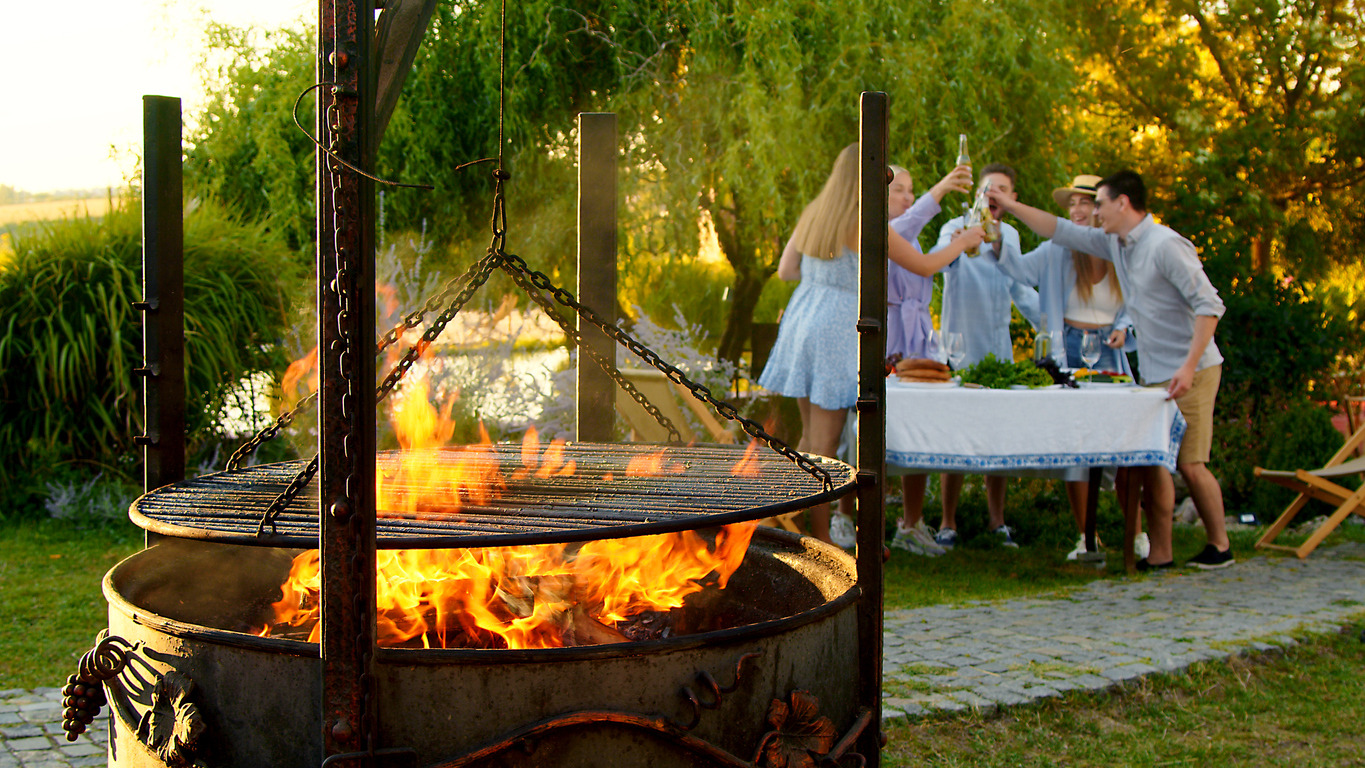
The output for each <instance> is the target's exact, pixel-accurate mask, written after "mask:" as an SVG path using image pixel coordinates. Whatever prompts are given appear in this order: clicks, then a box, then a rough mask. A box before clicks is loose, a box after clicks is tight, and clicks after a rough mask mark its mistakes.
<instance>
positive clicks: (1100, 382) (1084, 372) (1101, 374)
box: [1073, 368, 1133, 387]
mask: <svg viewBox="0 0 1365 768" xmlns="http://www.w3.org/2000/svg"><path fill="white" fill-rule="evenodd" d="M1073 376H1074V377H1075V379H1076V383H1077V384H1079V385H1081V386H1082V387H1088V386H1118V387H1130V386H1132V385H1133V377H1132V376H1129V375H1128V374H1126V373H1119V372H1118V371H1096V370H1092V369H1089V368H1082V369H1080V370H1078V371H1076V372H1075V374H1073Z"/></svg>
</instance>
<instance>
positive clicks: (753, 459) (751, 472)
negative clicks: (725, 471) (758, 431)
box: [730, 438, 759, 477]
mask: <svg viewBox="0 0 1365 768" xmlns="http://www.w3.org/2000/svg"><path fill="white" fill-rule="evenodd" d="M758 446H759V442H758V440H757V438H755V439H753V440H750V441H749V444H748V445H747V446H745V448H744V455H743V456H741V457H740V458H739V461H736V462H735V465H734V466H733V467H731V468H730V476H731V477H758V466H759V465H758Z"/></svg>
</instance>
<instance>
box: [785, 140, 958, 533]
mask: <svg viewBox="0 0 1365 768" xmlns="http://www.w3.org/2000/svg"><path fill="white" fill-rule="evenodd" d="M981 238H982V232H981V228H980V227H974V228H972V229H970V230H967V231H966V232H965V233H964V234H963V236H962V237H960V238H958V239H957V240H954V241H953V243H952V244H951V245H950V246H949V247H947V248H943V249H941V250H939V251H935V252H934V253H930V254H923V253H920V252H919V251H918V250H917V249H915V248H914V247H913V246H911V244H910V243H909V242H908V241H906V239H905V238H903V237H901V236H900V235H898V234H896V232H895V231H894V230H891V229H890V228H889V227H888V241H889V242H888V246H889V247H888V255H889V257H890V258H891V261H892V262H894V263H896V264H898V265H900V266H902V267H905V268H906V269H908V270H910V271H912V272H914V273H916V274H919V275H925V276H928V275H932V274H933V273H935V272H937V271H938V270H940V269H942V268H943V267H944V266H946V265H948V264H949V263H951V262H952V261H953V260H954V259H956V258H957V257H958V256H959V255H960V254H961V253H962V251H963V250H965V249H967V248H971V247H974V246H977V245H980V244H981ZM777 274H778V276H779V277H781V278H782V279H783V280H800V281H801V285H799V286H797V289H796V292H795V293H793V294H792V298H791V301H790V302H788V304H787V309H786V311H785V312H784V313H783V315H782V322H781V325H780V326H779V327H778V332H777V341H776V342H775V343H774V344H773V350H772V353H771V354H770V356H769V357H768V364H767V366H766V367H764V369H763V374H762V375H761V376H759V378H758V383H759V386H761V387H763V388H764V389H768V390H770V391H773V392H777V393H779V394H782V395H786V396H787V397H794V398H796V400H797V404H798V407H799V409H800V412H801V442H800V444H799V445H798V448H799V449H800V450H802V451H807V452H810V453H815V454H820V455H822V456H833V455H835V452H836V451H837V450H838V447H839V433H840V432H841V431H842V430H843V426H844V418H845V416H846V415H847V412H848V409H849V408H850V407H852V406H853V404H854V402H855V401H856V400H857V399H858V357H857V355H858V333H857V328H856V325H857V322H858V145H857V144H850V145H849V146H847V147H845V148H844V150H843V151H842V152H840V153H839V157H838V158H837V159H835V161H834V168H833V169H832V170H831V171H830V175H829V179H828V180H826V181H825V186H824V188H823V189H822V190H820V194H819V195H817V196H816V198H815V199H814V200H813V201H811V203H810V204H809V205H807V206H806V209H805V210H804V211H802V213H801V218H800V219H798V220H797V222H796V231H795V232H794V233H793V234H792V236H791V240H789V241H788V242H787V246H786V247H785V248H784V249H783V250H782V259H781V261H780V262H779V264H778V267H777ZM811 533H812V534H813V535H815V536H816V537H817V538H819V539H821V540H823V541H827V542H828V541H830V536H829V504H821V505H820V506H818V507H814V508H812V509H811Z"/></svg>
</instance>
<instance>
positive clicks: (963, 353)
mask: <svg viewBox="0 0 1365 768" xmlns="http://www.w3.org/2000/svg"><path fill="white" fill-rule="evenodd" d="M943 351H944V352H945V353H947V355H948V364H949V365H951V366H952V367H953V370H955V371H956V370H960V369H961V368H962V363H963V361H965V360H966V359H967V342H966V341H965V340H964V339H963V338H962V334H961V333H960V332H958V331H947V332H946V333H944V334H943Z"/></svg>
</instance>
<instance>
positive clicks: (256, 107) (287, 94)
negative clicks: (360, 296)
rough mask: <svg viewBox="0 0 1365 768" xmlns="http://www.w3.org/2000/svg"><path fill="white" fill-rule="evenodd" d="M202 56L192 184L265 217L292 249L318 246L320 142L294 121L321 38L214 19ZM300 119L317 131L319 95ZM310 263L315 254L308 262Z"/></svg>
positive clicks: (189, 146) (252, 217) (188, 161)
mask: <svg viewBox="0 0 1365 768" xmlns="http://www.w3.org/2000/svg"><path fill="white" fill-rule="evenodd" d="M205 37H206V41H205V42H206V45H205V47H206V49H207V51H208V52H207V54H206V58H205V60H204V61H203V62H202V63H201V66H202V67H203V69H202V71H201V74H202V75H203V76H204V78H205V86H206V88H205V92H206V95H207V98H206V102H205V104H204V106H203V108H202V110H201V112H200V113H199V114H198V115H195V116H193V119H191V120H189V121H188V125H189V126H190V128H189V129H188V130H187V131H186V149H185V188H186V189H187V190H193V191H194V193H195V194H199V195H202V196H206V197H212V198H215V199H218V200H222V201H224V202H225V203H227V204H229V205H230V206H231V207H232V210H233V211H234V212H235V214H236V215H239V216H242V217H245V219H246V220H248V221H256V222H263V223H265V224H266V226H267V227H268V228H269V229H270V230H272V231H274V232H276V233H278V234H279V235H281V236H282V237H283V238H284V241H285V242H286V243H287V244H288V247H289V248H291V249H302V250H304V251H307V250H310V249H309V248H308V244H309V243H311V242H312V241H313V227H314V201H313V198H314V192H313V189H314V182H313V175H314V172H315V166H314V159H313V157H314V155H313V144H312V142H310V141H309V140H308V138H307V137H306V136H304V135H303V133H302V132H300V131H299V130H298V128H297V127H295V125H294V117H293V114H292V110H293V107H294V102H295V100H296V99H297V98H298V96H299V94H301V93H303V91H304V89H305V88H307V87H308V86H309V85H311V84H312V83H313V79H314V73H313V70H314V59H315V57H314V55H313V45H314V43H313V38H312V37H311V36H309V35H306V34H304V33H303V32H299V31H290V30H279V31H271V32H266V33H264V38H258V37H257V36H256V35H255V34H253V33H252V32H250V31H249V30H244V29H238V28H234V27H229V26H225V25H222V24H215V23H210V24H209V25H208V28H207V30H206V33H205ZM298 117H299V122H300V123H301V124H302V125H304V126H306V127H308V129H309V131H310V132H311V131H314V130H316V128H315V127H314V123H315V121H314V118H313V100H312V99H309V98H305V99H304V100H303V102H302V103H301V104H299V110H298ZM302 263H303V264H310V263H311V258H310V259H306V260H305V261H303V262H302Z"/></svg>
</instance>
